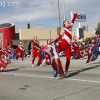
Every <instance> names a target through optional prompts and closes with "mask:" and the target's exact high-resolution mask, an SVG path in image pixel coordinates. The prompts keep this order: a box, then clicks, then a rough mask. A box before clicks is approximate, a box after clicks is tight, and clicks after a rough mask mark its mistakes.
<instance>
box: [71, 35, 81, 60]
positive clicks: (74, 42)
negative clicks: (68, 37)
mask: <svg viewBox="0 0 100 100" xmlns="http://www.w3.org/2000/svg"><path fill="white" fill-rule="evenodd" d="M72 46H73V49H74V55H73V59H76V58H77V59H79V58H81V56H80V50H79V45H78V42H77V39H76V37H75V36H74V37H73V42H72ZM76 52H77V53H78V55H77V57H75V56H76Z"/></svg>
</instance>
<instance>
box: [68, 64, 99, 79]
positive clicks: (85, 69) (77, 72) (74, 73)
mask: <svg viewBox="0 0 100 100" xmlns="http://www.w3.org/2000/svg"><path fill="white" fill-rule="evenodd" d="M97 67H100V65H97V66H93V67H88V68H83V69H80V70H75V71H72V72H71V73H69V75H68V76H67V78H69V77H72V76H75V75H77V74H79V73H81V72H84V71H87V70H91V69H94V68H97Z"/></svg>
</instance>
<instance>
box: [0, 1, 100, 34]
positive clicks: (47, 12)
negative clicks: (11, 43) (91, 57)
mask: <svg viewBox="0 0 100 100" xmlns="http://www.w3.org/2000/svg"><path fill="white" fill-rule="evenodd" d="M50 4H52V5H51V6H50ZM59 5H60V20H61V25H62V23H63V20H64V12H65V14H66V19H68V20H69V21H71V14H70V13H71V11H76V12H86V22H81V27H82V26H88V31H93V30H94V29H95V28H96V27H97V24H98V22H99V21H100V0H94V1H92V0H59ZM63 6H65V10H64V9H63ZM0 19H1V20H0V24H3V23H14V24H15V30H16V33H18V32H19V29H20V28H27V24H28V23H30V25H31V28H41V29H57V27H58V26H59V13H58V0H9V1H8V0H0ZM78 27H79V26H78V22H77V21H76V22H75V23H74V27H73V31H76V28H78Z"/></svg>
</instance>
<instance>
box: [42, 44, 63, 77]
mask: <svg viewBox="0 0 100 100" xmlns="http://www.w3.org/2000/svg"><path fill="white" fill-rule="evenodd" d="M43 50H44V52H45V53H46V55H48V56H49V60H50V63H51V66H52V67H53V69H54V70H56V71H57V72H58V73H59V74H60V75H61V76H64V72H63V68H62V64H61V61H60V58H59V56H58V53H57V49H56V46H55V44H54V43H49V44H48V45H46V46H45V47H44V48H43Z"/></svg>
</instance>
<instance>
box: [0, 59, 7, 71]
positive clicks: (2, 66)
mask: <svg viewBox="0 0 100 100" xmlns="http://www.w3.org/2000/svg"><path fill="white" fill-rule="evenodd" d="M6 67H7V63H6V62H4V61H3V60H2V59H0V72H3V71H4V70H5V69H6Z"/></svg>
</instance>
